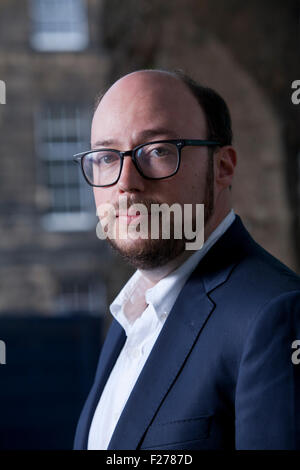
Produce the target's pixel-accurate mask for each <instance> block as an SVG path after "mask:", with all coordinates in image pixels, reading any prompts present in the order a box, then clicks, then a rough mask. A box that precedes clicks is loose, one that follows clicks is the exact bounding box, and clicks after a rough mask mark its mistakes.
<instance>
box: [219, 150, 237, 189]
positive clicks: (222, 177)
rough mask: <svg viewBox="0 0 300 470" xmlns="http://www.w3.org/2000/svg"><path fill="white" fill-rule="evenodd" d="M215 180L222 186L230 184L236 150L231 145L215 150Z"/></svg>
mask: <svg viewBox="0 0 300 470" xmlns="http://www.w3.org/2000/svg"><path fill="white" fill-rule="evenodd" d="M214 158H215V181H216V183H217V184H218V185H219V186H220V187H222V188H227V187H229V186H230V185H231V183H232V179H233V175H234V169H235V166H236V162H237V156H236V151H235V149H234V148H233V147H232V146H231V145H225V146H224V147H220V148H219V150H217V152H215V157H214Z"/></svg>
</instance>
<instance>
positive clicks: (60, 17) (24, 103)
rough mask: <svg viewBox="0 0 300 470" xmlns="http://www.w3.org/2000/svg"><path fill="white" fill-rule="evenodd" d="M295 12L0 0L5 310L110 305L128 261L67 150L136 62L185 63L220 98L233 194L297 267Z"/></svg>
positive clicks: (189, 1) (280, 7)
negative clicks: (115, 247) (233, 169)
mask: <svg viewBox="0 0 300 470" xmlns="http://www.w3.org/2000/svg"><path fill="white" fill-rule="evenodd" d="M297 15H299V10H298V7H297V2H295V1H293V0H289V1H287V2H284V4H282V2H279V1H275V2H274V1H272V2H270V1H267V2H263V3H262V2H258V1H257V0H255V1H253V2H248V3H246V4H245V3H244V2H237V1H234V0H230V1H228V2H222V1H220V0H203V1H201V2H199V1H196V0H185V1H183V0H174V1H172V2H171V1H166V2H161V1H158V0H153V1H151V2H149V1H146V0H126V1H124V0H85V1H84V0H22V1H20V0H1V3H0V79H1V80H3V81H4V82H5V83H6V104H5V105H4V104H0V135H1V138H0V162H1V169H0V257H1V263H0V312H1V313H9V312H13V313H37V314H44V315H54V314H64V313H70V312H74V311H86V312H90V313H93V314H99V313H103V312H105V310H106V307H107V303H108V302H110V301H111V300H112V298H113V297H114V295H115V294H116V293H117V292H118V290H119V288H120V287H121V285H122V284H123V283H124V281H125V280H126V279H127V278H128V276H129V274H130V273H131V272H132V270H131V269H130V268H128V267H127V266H125V265H124V264H123V263H121V261H119V260H118V259H116V258H115V257H114V256H113V255H112V254H111V252H110V250H109V249H108V248H107V247H106V244H105V242H102V241H100V240H98V238H97V237H96V224H97V218H96V212H95V208H94V204H93V199H92V190H91V188H89V187H88V186H87V185H86V183H85V181H84V180H83V178H82V176H81V174H80V172H79V167H78V166H76V165H75V164H74V163H73V162H72V155H73V154H74V153H76V152H80V151H82V150H85V149H87V148H88V147H89V128H90V120H91V115H92V110H93V103H94V98H95V96H96V95H97V93H98V92H99V90H101V89H102V88H103V87H104V86H106V85H107V84H108V83H110V82H111V81H112V80H114V79H116V78H117V77H119V76H120V75H121V74H123V73H126V72H130V71H132V70H135V69H137V68H144V67H145V68H152V67H165V68H180V69H183V70H185V71H186V72H188V73H190V74H191V75H192V76H193V77H194V78H196V79H199V80H200V81H202V82H203V83H204V84H206V85H209V86H212V87H214V88H216V89H217V90H218V91H219V92H220V93H221V94H222V95H223V96H224V97H225V99H226V100H227V102H228V104H229V107H230V109H231V111H232V117H233V126H234V135H235V145H236V147H237V150H238V154H239V162H238V167H237V175H236V179H235V182H234V187H233V192H234V199H235V204H234V207H235V209H236V211H237V212H238V213H239V214H240V215H241V216H242V217H243V220H244V221H245V223H246V226H247V227H248V229H249V231H250V232H251V233H252V235H253V236H254V237H255V238H256V239H257V241H258V242H260V243H261V244H262V245H263V246H264V247H265V248H266V249H268V250H269V251H270V252H272V253H273V254H274V255H276V256H277V257H279V258H280V259H281V260H282V261H283V262H285V263H286V264H288V265H289V266H291V267H292V268H294V269H299V265H300V262H299V258H300V257H299V253H300V247H299V243H298V239H299V235H300V230H299V215H298V213H299V191H298V189H297V188H298V186H297V185H298V179H299V174H298V154H299V135H298V134H299V108H298V109H297V107H295V105H293V104H292V103H291V100H290V95H291V89H290V86H291V82H292V81H293V80H295V79H297V78H299V70H298V68H297V67H298V64H299V26H298V24H299V23H298V19H299V16H297ZM297 73H298V76H297ZM174 99H175V97H174ZM179 111H180V110H179Z"/></svg>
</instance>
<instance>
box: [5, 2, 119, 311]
mask: <svg viewBox="0 0 300 470" xmlns="http://www.w3.org/2000/svg"><path fill="white" fill-rule="evenodd" d="M99 15H101V2H99V1H97V0H90V1H83V0H63V1H61V0H51V1H48V0H29V1H23V0H22V1H21V2H20V1H18V0H13V1H12V0H7V1H1V3H0V78H1V80H3V81H4V82H5V84H6V104H5V105H1V107H0V129H1V130H0V132H1V139H0V156H1V159H0V161H1V170H0V259H1V263H0V312H1V313H2V314H4V313H15V314H41V315H61V314H70V313H74V312H88V313H91V314H95V315H99V314H103V313H104V312H105V310H106V307H107V302H108V301H109V300H110V299H111V297H112V296H113V295H115V292H116V291H117V290H118V288H119V284H120V282H122V279H123V278H122V267H118V268H117V269H116V266H115V263H116V260H115V258H114V257H113V256H112V255H111V252H110V250H109V249H108V248H107V247H106V244H105V243H104V242H103V241H100V240H99V239H98V238H97V236H96V224H97V218H96V211H95V207H94V202H93V197H92V189H91V188H89V187H88V185H87V184H86V182H85V181H84V179H83V177H82V175H81V173H80V167H79V166H78V165H76V164H75V163H74V162H73V161H72V155H73V154H74V153H77V152H80V151H83V150H86V149H88V148H89V146H90V142H89V141H90V121H91V116H92V111H93V105H94V99H95V96H96V95H97V94H98V93H99V90H101V88H103V85H104V82H105V78H106V76H107V71H108V58H107V56H106V55H105V54H104V53H103V52H102V50H101V43H100V41H99V26H98V23H99ZM126 269H127V268H124V270H125V271H126ZM120 277H121V280H120ZM123 277H124V275H123Z"/></svg>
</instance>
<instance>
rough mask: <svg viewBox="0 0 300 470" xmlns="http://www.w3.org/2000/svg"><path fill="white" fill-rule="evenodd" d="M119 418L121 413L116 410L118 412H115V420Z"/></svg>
mask: <svg viewBox="0 0 300 470" xmlns="http://www.w3.org/2000/svg"><path fill="white" fill-rule="evenodd" d="M118 418H119V413H118V411H116V412H115V413H114V420H115V421H118Z"/></svg>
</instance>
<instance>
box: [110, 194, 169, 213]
mask: <svg viewBox="0 0 300 470" xmlns="http://www.w3.org/2000/svg"><path fill="white" fill-rule="evenodd" d="M136 204H142V205H143V206H145V207H146V209H147V210H148V211H151V205H152V204H159V205H160V204H163V202H162V201H159V200H157V199H152V198H140V197H136V196H132V197H130V198H129V197H127V203H126V205H125V204H124V205H123V204H122V205H120V204H119V202H116V203H114V204H113V207H114V210H115V212H116V214H117V215H119V213H124V206H125V207H126V208H127V212H129V209H130V208H131V206H134V205H136Z"/></svg>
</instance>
